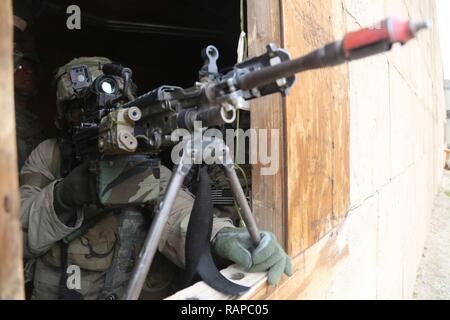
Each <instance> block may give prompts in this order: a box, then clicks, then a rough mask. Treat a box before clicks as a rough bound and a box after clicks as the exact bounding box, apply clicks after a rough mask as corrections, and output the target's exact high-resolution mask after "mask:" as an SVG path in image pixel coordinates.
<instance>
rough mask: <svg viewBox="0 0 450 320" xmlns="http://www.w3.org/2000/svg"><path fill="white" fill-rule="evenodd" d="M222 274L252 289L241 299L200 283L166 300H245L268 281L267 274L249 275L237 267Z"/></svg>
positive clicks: (230, 268) (234, 266) (231, 267)
mask: <svg viewBox="0 0 450 320" xmlns="http://www.w3.org/2000/svg"><path fill="white" fill-rule="evenodd" d="M221 273H222V274H223V275H224V276H225V277H226V278H228V279H230V280H231V281H233V282H235V283H237V284H240V285H243V286H247V287H251V289H250V290H249V291H248V292H246V293H245V294H244V295H242V296H240V297H235V296H228V295H225V294H223V293H221V292H219V291H217V290H214V289H213V288H211V287H210V286H208V285H207V284H206V283H204V282H203V281H200V282H197V283H196V284H194V285H192V286H190V287H188V288H186V289H184V290H181V291H178V292H177V293H175V294H173V295H171V296H170V297H167V298H166V299H165V300H235V299H241V300H242V299H244V300H245V299H248V298H249V297H252V296H253V295H254V294H255V293H256V292H257V291H258V290H260V288H261V287H262V286H264V284H265V282H266V280H267V277H266V273H264V272H259V273H248V272H246V271H245V270H243V269H242V268H240V267H238V266H236V265H233V266H230V267H228V268H226V269H224V270H222V271H221Z"/></svg>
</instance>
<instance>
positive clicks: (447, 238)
mask: <svg viewBox="0 0 450 320" xmlns="http://www.w3.org/2000/svg"><path fill="white" fill-rule="evenodd" d="M414 299H420V300H423V299H430V300H437V299H439V300H441V299H445V300H450V172H449V171H445V172H444V177H443V179H442V183H441V187H440V190H439V194H438V196H437V198H436V202H435V209H434V212H433V216H432V218H431V229H430V234H429V236H428V239H427V241H426V243H425V248H424V253H423V256H422V260H421V262H420V266H419V272H418V274H417V281H416V287H415V290H414Z"/></svg>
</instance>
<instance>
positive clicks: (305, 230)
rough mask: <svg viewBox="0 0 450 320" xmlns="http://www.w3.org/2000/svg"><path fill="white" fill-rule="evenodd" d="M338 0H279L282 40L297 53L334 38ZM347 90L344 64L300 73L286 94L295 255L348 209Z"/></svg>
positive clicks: (291, 236) (291, 244)
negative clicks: (338, 66) (334, 4)
mask: <svg viewBox="0 0 450 320" xmlns="http://www.w3.org/2000/svg"><path fill="white" fill-rule="evenodd" d="M335 2H336V1H317V0H283V1H281V4H282V16H283V20H282V25H283V37H284V44H283V45H284V46H285V47H286V48H288V49H289V50H290V52H291V54H292V55H293V56H294V57H297V56H300V55H302V54H306V53H308V52H309V51H312V50H314V49H316V48H319V47H321V46H323V45H324V44H326V43H328V42H330V41H334V39H335V33H334V32H335V31H336V27H335V26H336V25H337V26H341V27H340V28H337V29H338V30H345V29H344V28H343V27H344V23H343V21H342V17H343V14H342V13H341V12H340V11H339V10H333V3H335ZM334 11H336V12H334ZM339 37H342V33H341V34H340V35H339ZM347 92H348V72H347V69H346V67H345V66H344V67H340V68H330V69H322V70H317V71H312V72H307V73H304V74H301V75H299V76H298V79H297V83H296V85H295V86H294V88H293V89H292V94H291V95H290V96H289V97H288V98H287V100H286V125H285V126H286V145H287V148H288V151H287V166H288V167H287V172H288V173H287V193H288V219H287V220H288V226H289V228H288V251H289V253H290V254H291V255H292V256H296V255H297V254H299V253H300V252H302V251H303V250H305V249H307V248H309V247H311V246H312V245H313V244H315V243H317V242H318V241H319V240H320V239H321V238H322V237H323V236H324V235H325V234H326V233H327V232H328V231H330V230H331V229H332V228H333V226H336V225H337V224H338V223H339V222H341V221H342V218H343V217H344V216H345V214H346V212H347V209H348V203H349V198H348V196H349V179H348V175H349V158H348V154H349V149H348V145H349V141H348V134H349V132H348V127H349V118H348V114H349V113H348V95H347Z"/></svg>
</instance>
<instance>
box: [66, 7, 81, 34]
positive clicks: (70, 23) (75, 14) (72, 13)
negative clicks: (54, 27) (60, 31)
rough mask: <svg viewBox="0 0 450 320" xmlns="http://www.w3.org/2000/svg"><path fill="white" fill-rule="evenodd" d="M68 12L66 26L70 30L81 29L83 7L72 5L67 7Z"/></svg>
mask: <svg viewBox="0 0 450 320" xmlns="http://www.w3.org/2000/svg"><path fill="white" fill-rule="evenodd" d="M66 13H67V14H68V15H69V16H68V17H67V20H66V26H67V29H69V30H80V29H81V9H80V7H79V6H77V5H74V4H72V5H70V6H68V7H67V9H66Z"/></svg>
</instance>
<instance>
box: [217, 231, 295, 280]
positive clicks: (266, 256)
mask: <svg viewBox="0 0 450 320" xmlns="http://www.w3.org/2000/svg"><path fill="white" fill-rule="evenodd" d="M213 247H214V250H215V251H216V253H217V254H218V255H220V256H221V257H223V258H226V259H228V260H231V261H233V262H234V263H236V264H238V265H240V266H242V267H244V268H245V269H247V270H248V271H249V272H263V271H268V281H269V284H270V285H276V284H277V283H278V282H279V281H280V278H281V275H282V274H283V272H284V273H285V274H286V275H287V276H289V277H290V276H291V275H292V264H291V259H290V258H289V256H288V255H287V254H286V252H284V250H283V248H281V246H280V245H279V244H278V242H277V240H276V237H275V235H274V234H272V233H270V232H267V231H262V232H261V242H260V243H259V245H258V246H257V247H256V248H255V247H254V245H253V243H252V240H251V238H250V235H249V233H248V231H247V229H246V228H223V229H222V230H220V231H219V233H218V234H217V236H216V238H215V239H214V242H213Z"/></svg>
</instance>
